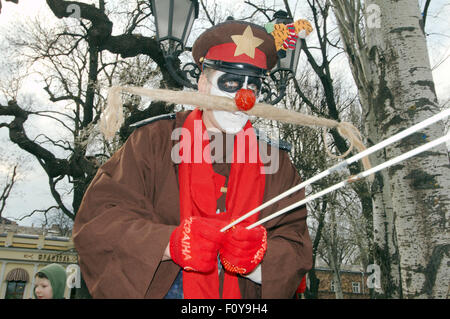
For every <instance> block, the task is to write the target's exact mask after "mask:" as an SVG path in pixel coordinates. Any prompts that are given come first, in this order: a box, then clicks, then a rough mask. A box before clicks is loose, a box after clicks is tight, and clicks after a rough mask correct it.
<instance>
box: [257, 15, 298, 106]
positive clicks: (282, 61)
mask: <svg viewBox="0 0 450 319" xmlns="http://www.w3.org/2000/svg"><path fill="white" fill-rule="evenodd" d="M273 20H275V23H284V24H289V23H292V22H294V20H293V19H292V18H291V17H289V16H288V14H287V12H285V11H282V10H280V11H277V12H275V14H274V16H273ZM300 51H301V43H300V39H299V40H298V41H297V43H296V45H295V49H293V50H286V51H280V53H281V54H283V55H281V54H279V59H278V62H277V65H276V67H275V68H274V69H272V71H271V72H270V76H269V79H270V80H271V81H272V82H273V83H274V84H275V87H276V89H275V90H272V89H271V88H272V85H271V84H270V83H269V82H267V81H265V82H264V85H263V89H262V93H263V94H264V95H265V97H264V101H266V102H267V103H270V104H277V103H278V102H280V101H281V99H282V98H283V97H284V96H285V94H286V88H287V85H288V83H289V81H290V80H291V79H292V78H293V77H294V76H295V73H296V72H297V66H298V61H299V58H300Z"/></svg>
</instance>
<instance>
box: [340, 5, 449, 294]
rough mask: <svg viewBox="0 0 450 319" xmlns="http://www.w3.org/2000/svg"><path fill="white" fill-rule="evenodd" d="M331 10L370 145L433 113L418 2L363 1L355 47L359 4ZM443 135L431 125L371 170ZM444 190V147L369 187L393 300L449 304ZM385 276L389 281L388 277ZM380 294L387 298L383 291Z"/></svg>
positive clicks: (390, 151)
mask: <svg viewBox="0 0 450 319" xmlns="http://www.w3.org/2000/svg"><path fill="white" fill-rule="evenodd" d="M333 4H334V5H335V9H336V10H335V13H336V16H337V19H338V23H339V26H340V30H341V33H342V34H343V35H346V36H347V40H345V36H343V38H344V40H345V43H346V49H348V50H347V53H348V55H349V60H350V63H351V65H352V72H353V76H354V78H355V82H356V83H357V85H358V89H359V94H360V99H361V103H362V105H363V108H364V111H365V112H366V133H367V134H368V137H369V140H370V141H371V142H372V143H373V144H375V143H378V142H379V141H381V140H383V139H385V138H387V137H389V136H391V135H393V134H395V133H397V132H398V131H401V130H403V129H405V128H407V127H409V126H411V125H413V124H414V123H417V122H419V121H422V120H423V119H425V118H428V117H430V116H431V115H433V114H435V113H437V112H438V110H439V108H438V105H437V98H436V93H435V90H434V83H433V79H432V73H431V68H430V62H429V57H428V51H427V46H426V39H425V35H424V32H423V30H422V28H421V20H420V19H421V12H420V9H419V6H418V1H411V0H395V1H394V0H367V1H365V5H366V7H365V9H364V12H365V14H366V15H365V27H366V29H365V31H366V33H365V37H366V42H363V41H361V40H362V39H363V36H362V35H361V33H360V30H359V29H358V27H359V21H357V20H356V21H355V19H357V17H358V14H356V13H357V12H359V8H360V7H359V6H360V5H361V2H360V1H355V0H350V1H341V0H333ZM355 8H356V10H355ZM351 10H353V15H352V14H351V13H350V12H351ZM352 20H353V21H352ZM352 27H353V29H352ZM443 133H444V125H443V123H442V122H441V123H437V124H436V125H433V126H432V127H429V128H427V129H425V130H423V131H422V132H419V133H417V134H414V135H412V136H410V137H409V138H406V139H404V140H403V141H401V142H399V143H396V144H395V145H392V146H390V147H387V148H386V149H385V151H384V152H381V154H378V155H377V157H376V158H375V161H374V162H380V161H384V160H385V159H390V158H392V157H394V156H397V155H399V154H401V153H403V152H405V151H407V150H410V149H412V148H414V147H417V146H419V145H421V144H423V143H425V142H428V141H430V140H433V139H434V138H436V137H438V136H441V135H442V134H443ZM449 184H450V165H449V159H448V155H447V150H446V147H445V146H444V145H441V146H440V147H436V148H435V149H433V150H431V151H429V152H426V153H423V154H421V155H420V156H417V157H415V158H413V159H410V160H408V162H404V163H401V164H399V165H396V166H394V167H391V168H390V169H388V170H386V171H384V172H382V174H379V175H378V176H377V179H376V182H375V184H374V185H373V191H374V194H373V195H374V196H373V198H374V213H373V215H374V240H375V241H376V242H378V243H380V244H382V245H380V246H379V250H380V251H381V252H384V253H385V254H386V255H385V256H384V257H385V259H389V261H388V260H386V261H387V264H388V265H387V266H386V265H384V266H385V267H384V268H383V264H381V265H380V267H381V270H382V275H383V276H384V277H385V278H386V277H392V278H393V279H394V285H395V280H399V282H401V289H399V290H397V292H395V293H394V294H392V297H404V298H446V297H447V294H448V283H449V282H450V278H449V271H448V263H449V262H450V256H449V235H448V219H449V214H450V198H449V197H450V185H449ZM383 245H384V247H383ZM377 260H382V256H378V258H377ZM397 261H398V265H397V264H396V263H397ZM397 267H398V268H397ZM396 269H399V270H400V271H399V276H396ZM385 271H389V272H390V274H389V275H388V276H386V274H385V273H384V272H385ZM383 288H384V290H386V284H385V285H384V286H383Z"/></svg>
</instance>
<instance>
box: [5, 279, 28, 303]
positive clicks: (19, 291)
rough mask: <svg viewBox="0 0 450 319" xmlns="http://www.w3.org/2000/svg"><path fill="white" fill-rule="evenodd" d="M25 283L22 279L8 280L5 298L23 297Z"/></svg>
mask: <svg viewBox="0 0 450 319" xmlns="http://www.w3.org/2000/svg"><path fill="white" fill-rule="evenodd" d="M26 284H27V283H26V282H24V281H8V286H7V287H6V295H5V299H23V292H24V291H25V285H26Z"/></svg>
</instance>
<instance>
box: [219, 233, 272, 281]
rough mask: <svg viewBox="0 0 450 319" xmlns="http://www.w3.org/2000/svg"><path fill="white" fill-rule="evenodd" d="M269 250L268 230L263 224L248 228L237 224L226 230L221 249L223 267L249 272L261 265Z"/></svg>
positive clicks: (243, 272)
mask: <svg viewBox="0 0 450 319" xmlns="http://www.w3.org/2000/svg"><path fill="white" fill-rule="evenodd" d="M266 250H267V231H266V229H265V228H264V227H263V226H257V227H255V228H252V229H246V228H245V227H242V226H236V228H234V229H232V230H231V231H228V232H226V237H225V239H224V241H223V244H222V247H221V248H220V250H219V253H220V260H221V261H222V265H223V267H224V268H225V269H226V270H227V271H229V272H233V273H238V274H241V275H243V274H248V273H250V272H252V271H253V270H254V269H255V268H256V266H258V265H259V263H260V262H261V260H262V259H263V257H264V254H265V252H266Z"/></svg>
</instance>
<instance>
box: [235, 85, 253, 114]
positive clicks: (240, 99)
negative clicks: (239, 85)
mask: <svg viewBox="0 0 450 319" xmlns="http://www.w3.org/2000/svg"><path fill="white" fill-rule="evenodd" d="M234 101H235V103H236V106H237V108H238V109H239V110H241V111H248V110H250V109H251V108H252V107H253V106H254V105H255V102H256V96H255V93H253V91H252V90H250V89H240V90H239V91H237V93H236V96H235V97H234Z"/></svg>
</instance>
